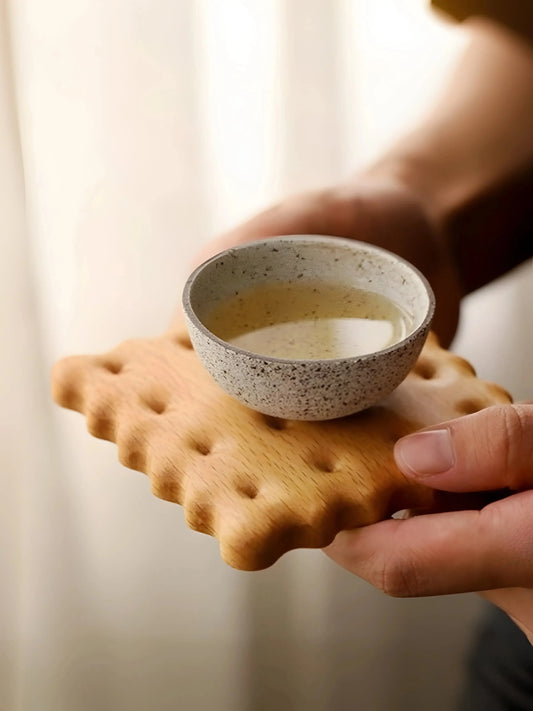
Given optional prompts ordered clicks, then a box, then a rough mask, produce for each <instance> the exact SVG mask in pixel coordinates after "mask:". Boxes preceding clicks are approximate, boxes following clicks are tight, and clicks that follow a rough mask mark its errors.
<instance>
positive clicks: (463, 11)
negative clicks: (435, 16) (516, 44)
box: [431, 0, 533, 44]
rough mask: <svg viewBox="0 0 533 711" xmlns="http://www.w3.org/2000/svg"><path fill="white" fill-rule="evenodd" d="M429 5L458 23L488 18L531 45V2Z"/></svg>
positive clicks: (470, 0)
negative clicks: (476, 17) (467, 19)
mask: <svg viewBox="0 0 533 711" xmlns="http://www.w3.org/2000/svg"><path fill="white" fill-rule="evenodd" d="M431 4H432V5H433V7H434V8H436V9H438V10H442V11H444V12H445V13H447V14H448V15H451V17H453V18H455V19H456V20H459V21H461V20H465V19H466V18H467V17H474V16H478V17H480V16H481V17H487V18H490V19H491V20H494V21H495V22H498V23H500V24H502V25H505V26H506V27H508V28H509V29H510V30H512V31H513V32H516V33H518V34H519V35H522V37H523V38H525V39H526V40H527V41H528V42H530V43H531V44H533V0H432V1H431Z"/></svg>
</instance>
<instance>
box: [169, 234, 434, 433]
mask: <svg viewBox="0 0 533 711" xmlns="http://www.w3.org/2000/svg"><path fill="white" fill-rule="evenodd" d="M297 277H299V278H301V279H302V280H303V281H305V280H309V281H311V280H312V281H321V282H324V283H328V284H332V283H333V284H339V285H345V286H348V287H355V288H358V289H363V290H367V291H372V292H377V293H379V294H381V295H383V296H385V297H387V298H388V299H390V300H391V301H393V302H394V303H395V304H397V305H398V306H399V307H400V308H401V309H402V310H403V311H404V312H405V313H406V314H408V315H409V317H410V318H409V320H410V327H409V329H408V331H407V333H406V334H405V336H404V337H403V338H402V339H401V340H399V341H398V342H396V343H394V344H393V345H390V346H388V347H387V348H384V349H383V350H379V351H376V352H373V353H368V354H365V355H358V356H352V357H346V358H331V359H323V360H290V359H285V358H274V357H271V356H265V355H261V354H258V353H253V352H251V351H246V350H243V349H241V348H239V347H237V346H235V345H231V344H230V343H227V342H225V341H223V340H221V339H220V338H218V337H217V336H216V335H215V334H214V333H212V332H211V331H210V330H209V329H208V328H207V327H206V326H205V320H206V318H207V317H208V315H209V314H210V313H211V311H212V310H213V308H215V307H216V306H217V305H219V304H220V303H221V302H223V301H224V300H227V299H228V298H230V297H231V296H233V295H234V294H235V292H236V291H238V292H239V293H243V295H245V292H246V291H247V290H249V289H252V288H254V287H257V286H259V285H264V284H269V283H286V282H288V281H290V280H294V279H296V278H297ZM183 308H184V312H185V317H186V322H187V327H188V330H189V334H190V337H191V341H192V344H193V347H194V349H195V351H196V353H197V354H198V357H199V358H200V360H201V362H202V363H203V365H204V366H205V368H206V369H207V370H208V371H209V373H210V374H211V375H212V377H213V378H214V379H215V381H216V382H217V383H218V384H219V385H220V386H221V387H222V388H223V389H224V390H225V391H226V392H227V393H228V394H229V395H231V396H232V397H234V398H236V399H237V400H240V401H241V402H242V403H244V404H245V405H247V406H248V407H250V408H253V409H254V410H258V411H259V412H262V413H264V414H266V415H271V416H274V417H280V418H285V419H296V420H328V419H333V418H337V417H343V416H345V415H350V414H353V413H355V412H358V411H360V410H363V409H365V408H367V407H370V406H371V405H374V404H376V403H378V402H379V401H380V400H381V399H383V398H384V397H386V396H387V395H388V394H389V393H391V392H392V391H393V390H394V389H395V388H396V387H397V386H398V385H399V384H400V383H401V382H402V380H403V379H404V378H405V377H406V375H407V374H408V372H409V371H410V369H411V368H412V367H413V365H414V363H415V361H416V359H417V358H418V355H419V353H420V351H421V349H422V346H423V345H424V342H425V340H426V337H427V334H428V332H429V329H430V326H431V321H432V318H433V313H434V308H435V298H434V295H433V292H432V290H431V287H430V286H429V284H428V282H427V280H426V279H425V277H424V276H423V275H422V274H421V273H420V272H419V271H418V270H417V269H416V268H415V267H413V266H412V265H411V264H409V263H408V262H406V261H405V260H404V259H402V258H400V257H398V256H396V255H395V254H392V253H391V252H388V251H386V250H384V249H381V248H378V247H374V246H373V245H370V244H366V243H364V242H358V241H356V240H351V239H342V238H338V237H328V236H315V235H313V236H308V235H292V236H286V237H273V238H269V239H266V240H262V241H258V242H249V243H247V244H243V245H241V246H239V247H235V248H232V249H228V250H226V251H224V252H221V253H220V254H217V255H216V256H214V257H212V258H211V259H209V260H207V261H206V262H204V263H203V264H202V265H200V266H199V267H198V268H197V269H196V270H195V271H194V272H193V273H192V274H191V276H190V277H189V279H188V280H187V283H186V285H185V288H184V291H183Z"/></svg>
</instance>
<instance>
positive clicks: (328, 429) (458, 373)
mask: <svg viewBox="0 0 533 711" xmlns="http://www.w3.org/2000/svg"><path fill="white" fill-rule="evenodd" d="M52 393H53V397H54V399H55V401H56V402H57V403H58V404H59V405H61V406H63V407H66V408H69V409H73V410H77V411H79V412H81V413H83V414H84V415H85V416H86V420H87V429H88V431H89V432H90V433H91V434H92V435H94V436H95V437H99V438H102V439H107V440H110V441H113V442H115V443H116V444H117V447H118V457H119V460H120V462H121V463H122V464H123V465H124V466H126V467H129V468H131V469H136V470H138V471H142V472H145V473H146V474H147V475H148V476H149V478H150V482H151V488H152V492H153V493H154V494H155V495H156V496H158V497H160V498H162V499H166V500H168V501H172V502H175V503H177V504H181V505H182V506H183V509H184V513H185V518H186V521H187V524H188V525H189V526H190V527H191V528H192V529H194V530H196V531H201V532H203V533H207V534H210V535H212V536H215V537H216V538H217V539H218V541H219V544H220V551H221V555H222V558H223V559H224V560H225V561H226V563H228V564H229V565H231V566H233V567H235V568H239V569H242V570H258V569H261V568H265V567H268V566H269V565H271V564H272V563H274V562H275V561H276V560H277V559H278V558H279V557H280V556H281V555H282V554H283V553H285V552H287V551H288V550H291V549H293V548H300V547H309V548H320V547H323V546H325V545H327V544H329V543H330V542H331V541H332V540H333V538H334V537H335V535H336V534H337V533H338V532H339V531H340V530H343V529H349V528H354V527H358V526H364V525H367V524H370V523H373V522H376V521H378V520H381V519H383V518H386V517H388V516H390V515H392V514H393V513H395V512H396V511H398V510H400V509H406V508H420V507H421V508H424V509H432V508H437V507H438V506H439V502H438V501H437V499H436V496H438V495H435V493H434V492H433V490H430V489H428V488H425V487H423V486H420V485H415V484H413V483H411V482H409V481H407V480H406V479H405V477H404V476H403V475H402V474H401V472H400V471H399V470H398V468H397V467H396V464H395V462H394V459H393V455H392V449H393V445H394V442H395V441H396V440H397V439H398V438H400V437H402V436H403V435H406V434H408V433H410V432H413V431H414V430H416V429H419V428H421V427H425V426H429V425H433V424H436V423H438V422H441V421H443V420H447V419H451V418H453V417H457V416H458V415H463V414H468V413H472V412H476V411H477V410H480V409H482V408H484V407H487V406H489V405H494V404H498V403H506V402H510V396H509V395H508V393H506V392H505V391H504V390H503V389H502V388H501V387H499V386H497V385H494V384H491V383H486V382H484V381H481V380H479V379H478V378H476V376H475V373H474V370H473V368H472V367H471V366H470V364H469V363H467V361H465V360H464V359H462V358H460V357H459V356H457V355H454V354H452V353H450V352H448V351H445V350H443V349H442V348H440V347H439V345H438V343H437V340H436V338H435V337H434V336H433V335H431V336H430V337H429V339H428V341H427V343H426V345H425V346H424V349H423V351H422V354H421V356H420V358H419V360H418V362H417V364H416V366H415V368H414V369H413V370H412V372H411V373H410V374H409V375H408V377H407V378H406V380H405V381H404V382H403V383H402V384H401V385H400V386H399V387H398V388H397V390H395V391H394V393H392V395H390V396H389V397H388V398H386V399H385V400H384V401H382V402H381V403H380V404H379V405H378V406H376V407H372V408H370V409H369V410H366V411H365V412H362V413H359V414H357V415H353V416H351V417H346V418H342V419H339V420H331V421H328V422H299V421H287V420H279V419H275V418H272V417H267V416H264V415H261V414H259V413H258V412H254V411H253V410H250V409H248V408H246V407H245V406H244V405H241V404H240V403H238V402H237V401H235V400H233V399H232V398H230V397H229V396H228V395H226V394H225V393H224V392H223V391H222V390H221V389H220V388H219V386H218V385H216V383H215V382H214V381H213V380H212V379H211V377H210V376H209V374H208V373H207V372H206V371H205V370H204V368H203V367H202V365H201V364H200V362H199V360H198V358H197V357H196V355H195V353H194V351H193V350H192V347H191V343H190V340H189V338H188V335H187V333H186V330H185V329H184V328H183V327H178V328H177V329H174V330H172V331H171V332H168V333H166V334H164V335H163V336H160V337H158V338H153V339H139V340H131V341H126V342H124V343H122V344H120V345H119V346H117V347H116V348H115V349H114V350H112V351H110V352H109V353H106V354H103V355H96V356H72V357H68V358H65V359H63V360H61V361H60V362H59V363H57V364H56V365H55V366H54V368H53V371H52Z"/></svg>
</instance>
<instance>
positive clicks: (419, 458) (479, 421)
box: [394, 404, 533, 491]
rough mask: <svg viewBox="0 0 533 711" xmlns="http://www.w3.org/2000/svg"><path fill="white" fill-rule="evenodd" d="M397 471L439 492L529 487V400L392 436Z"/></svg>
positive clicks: (532, 473) (532, 462) (532, 469)
mask: <svg viewBox="0 0 533 711" xmlns="http://www.w3.org/2000/svg"><path fill="white" fill-rule="evenodd" d="M394 455H395V458H396V463H397V464H398V466H399V468H400V469H401V470H402V472H403V473H404V474H405V475H406V476H408V477H410V478H414V479H418V480H422V481H423V483H424V484H425V485H427V486H431V487H434V488H437V489H442V490H443V491H483V490H489V489H500V488H505V487H507V488H509V489H512V490H516V489H523V488H526V487H529V486H533V405H527V404H523V405H522V404H516V405H502V406H496V407H490V408H487V409H486V410H482V411H481V412H478V413H476V414H474V415H467V416H466V417H461V418H458V419H456V420H451V421H449V422H445V423H443V424H441V425H437V426H435V427H431V428H429V429H427V430H424V431H422V432H416V433H415V434H412V435H408V436H407V437H403V438H402V439H400V440H398V442H397V443H396V446H395V448H394Z"/></svg>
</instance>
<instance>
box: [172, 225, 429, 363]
mask: <svg viewBox="0 0 533 711" xmlns="http://www.w3.org/2000/svg"><path fill="white" fill-rule="evenodd" d="M330 240H334V241H335V242H336V243H337V244H339V245H343V244H344V245H346V246H349V247H350V248H352V249H353V248H354V247H355V249H360V250H361V251H366V252H373V253H379V254H385V255H387V256H388V257H392V258H393V259H394V260H395V261H397V262H400V263H402V264H403V265H404V266H406V267H407V268H408V269H409V270H411V271H412V272H413V273H414V274H415V276H417V277H418V279H419V280H420V282H421V283H422V286H423V288H424V290H425V292H426V294H427V296H428V308H427V311H426V314H425V316H424V318H423V319H422V321H421V322H420V324H419V325H418V326H417V327H416V328H415V329H414V330H413V331H411V332H410V333H408V334H407V335H406V336H404V337H403V338H402V339H401V340H399V341H396V343H393V344H392V345H390V346H387V347H386V348H382V349H380V350H377V351H371V352H370V353H363V354H361V355H356V356H347V357H344V358H278V357H276V356H271V355H263V354H261V353H256V352H255V351H249V350H246V349H245V348H240V347H239V346H235V345H233V344H232V343H229V342H228V341H225V340H224V339H222V338H219V336H217V335H216V334H214V333H213V331H210V330H209V329H208V328H207V326H205V324H204V323H203V322H202V321H201V319H200V318H199V317H198V316H197V315H196V312H195V310H194V308H193V307H192V304H191V290H192V288H193V285H194V283H195V281H196V279H197V277H198V276H199V275H200V273H201V272H202V271H204V269H206V268H207V267H208V266H209V265H210V264H211V263H213V262H215V261H217V260H218V259H220V258H221V257H224V256H225V255H230V254H232V253H234V252H240V251H244V250H245V249H246V248H250V247H251V246H253V245H255V246H258V245H261V244H264V245H272V244H275V243H283V242H317V243H328V242H329V241H330ZM182 307H183V310H184V312H185V315H186V316H187V317H188V318H189V319H190V321H191V322H192V323H193V325H194V326H195V327H196V328H197V329H198V330H199V331H200V332H202V333H203V334H204V335H205V336H207V337H208V338H209V339H210V340H212V341H215V342H216V343H218V344H219V345H220V346H222V347H223V348H226V349H228V350H230V351H233V352H234V353H237V354H240V355H245V356H247V357H248V358H254V359H260V360H262V361H266V362H268V363H270V362H271V363H276V364H285V365H287V364H297V365H309V366H311V365H313V364H314V365H317V364H322V363H327V364H331V365H335V364H340V363H352V362H354V363H355V362H361V361H366V360H371V359H372V358H375V356H376V355H379V356H382V355H386V354H387V353H392V352H394V351H396V350H398V349H399V348H400V347H401V346H402V345H404V344H407V343H408V342H410V341H413V340H415V339H416V337H417V336H418V334H419V333H420V332H421V331H423V330H424V329H426V328H427V326H428V324H430V323H431V321H432V320H433V317H434V314H435V294H434V292H433V289H432V287H431V285H430V283H429V281H428V280H427V278H426V277H425V276H424V274H422V272H421V271H420V270H419V269H418V268H417V267H415V266H414V264H412V263H411V262H409V261H408V260H407V259H404V258H403V257H400V256H399V255H397V254H395V253H394V252H391V251H390V250H388V249H384V248H383V247H378V246H377V245H374V244H371V243H370V242H363V241H361V240H356V239H351V238H349V237H336V236H333V235H331V236H330V235H303V234H302V235H301V234H298V235H276V236H275V237H266V238H263V239H258V240H250V241H249V242H244V243H243V244H239V245H236V246H235V247H229V248H228V249H224V250H222V251H221V252H218V253H217V254H214V255H213V256H212V257H209V258H208V259H206V260H205V261H204V262H202V264H199V265H198V266H197V267H196V268H195V269H194V270H193V271H192V272H191V274H190V275H189V277H188V278H187V281H186V282H185V286H184V288H183V292H182Z"/></svg>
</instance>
